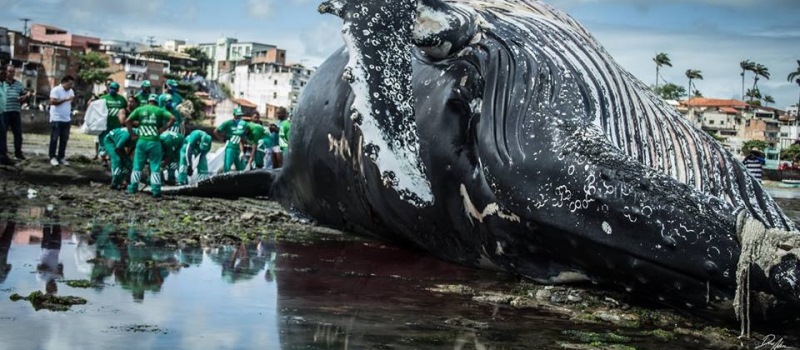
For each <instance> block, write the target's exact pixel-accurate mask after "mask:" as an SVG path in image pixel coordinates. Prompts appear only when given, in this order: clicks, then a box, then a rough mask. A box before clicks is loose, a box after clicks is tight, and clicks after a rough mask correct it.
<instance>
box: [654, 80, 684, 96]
mask: <svg viewBox="0 0 800 350" xmlns="http://www.w3.org/2000/svg"><path fill="white" fill-rule="evenodd" d="M654 91H655V92H656V94H658V95H659V96H661V98H663V99H665V100H680V99H681V98H683V97H685V96H686V95H687V94H686V88H684V87H683V86H678V85H675V84H673V83H666V84H664V85H662V86H658V87H656V88H654Z"/></svg>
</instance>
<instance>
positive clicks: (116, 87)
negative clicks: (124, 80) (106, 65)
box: [108, 81, 119, 90]
mask: <svg viewBox="0 0 800 350" xmlns="http://www.w3.org/2000/svg"><path fill="white" fill-rule="evenodd" d="M108 88H109V89H114V90H119V84H117V82H115V81H112V82H111V84H108Z"/></svg>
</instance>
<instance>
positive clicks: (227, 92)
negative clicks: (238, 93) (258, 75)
mask: <svg viewBox="0 0 800 350" xmlns="http://www.w3.org/2000/svg"><path fill="white" fill-rule="evenodd" d="M219 88H220V89H222V93H224V94H225V97H227V98H231V97H233V92H231V87H230V86H228V84H219Z"/></svg>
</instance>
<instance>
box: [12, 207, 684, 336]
mask: <svg viewBox="0 0 800 350" xmlns="http://www.w3.org/2000/svg"><path fill="white" fill-rule="evenodd" d="M39 214H40V215H39V217H40V219H41V222H40V223H37V224H30V223H28V224H27V225H26V226H17V225H15V224H13V223H11V224H7V223H6V222H4V220H2V219H0V224H3V225H4V226H0V227H3V229H4V230H3V231H2V237H0V310H2V311H0V344H3V347H7V348H12V349H40V348H67V349H90V348H100V349H103V348H107V347H108V344H136V346H135V347H136V348H170V349H177V348H213V349H241V348H259V349H430V348H441V349H497V348H503V349H517V348H519V349H549V348H561V345H562V344H563V343H580V342H578V341H576V338H579V337H576V336H575V334H584V333H586V334H589V333H591V334H607V333H612V332H613V333H614V335H608V336H604V337H605V338H604V339H616V340H617V341H620V342H622V343H624V344H623V345H620V346H619V347H616V348H625V346H630V348H645V349H694V348H697V347H698V346H699V345H698V344H697V343H696V340H692V339H680V338H679V339H672V340H670V341H669V342H665V341H662V340H659V339H657V337H646V336H641V335H638V336H637V335H636V334H641V332H639V331H638V330H627V331H626V330H624V329H623V330H620V329H619V328H618V327H614V326H599V325H598V326H593V325H589V326H587V325H585V324H578V323H575V322H574V321H570V320H568V319H564V318H562V317H558V316H554V315H547V314H542V313H537V312H535V311H531V310H520V309H512V308H509V307H507V306H505V307H504V306H493V305H488V304H481V303H477V302H475V301H473V300H472V299H471V298H469V297H465V296H460V295H452V294H443V293H437V292H434V291H431V290H435V286H437V285H463V286H467V287H472V288H487V287H492V286H494V285H502V284H512V283H514V282H515V280H514V279H512V278H510V277H507V276H504V275H502V274H499V273H495V272H487V271H479V270H474V269H468V268H463V267H461V266H457V265H453V264H449V263H446V262H443V261H440V260H438V259H435V258H432V257H429V256H426V255H423V254H418V253H416V252H413V251H408V250H405V249H401V248H397V247H393V246H388V245H384V244H381V243H377V242H369V241H367V242H365V241H335V240H334V241H331V240H324V241H319V242H310V243H297V242H281V241H275V240H274V239H273V238H272V237H271V236H269V235H267V236H263V237H261V238H260V239H258V240H255V241H253V242H249V243H247V244H243V243H240V244H232V245H222V246H218V247H211V248H204V249H200V248H190V249H180V248H175V247H165V246H158V245H157V244H153V243H151V242H150V241H151V239H150V237H149V236H148V235H147V234H142V233H139V232H135V231H132V230H129V231H123V232H120V231H115V230H113V228H111V227H94V228H92V229H90V230H89V231H88V232H87V231H80V230H74V231H73V230H71V229H69V228H67V227H61V226H59V225H58V218H57V217H56V216H54V215H52V213H50V212H49V211H47V210H43V211H41V212H39ZM68 282H69V283H68ZM35 291H40V292H41V293H45V294H53V295H57V296H69V297H77V298H83V299H85V300H86V301H87V303H86V304H77V305H72V306H70V307H68V308H67V309H66V311H51V310H48V309H41V310H39V311H35V310H34V307H33V306H32V305H31V303H30V302H27V301H16V302H14V301H12V300H11V299H10V296H11V295H13V294H19V295H22V296H27V295H29V294H31V293H32V292H35ZM21 335H30V336H21ZM578 348H580V347H578ZM584 348H586V347H584Z"/></svg>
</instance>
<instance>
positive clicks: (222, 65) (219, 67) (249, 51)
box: [197, 38, 276, 80]
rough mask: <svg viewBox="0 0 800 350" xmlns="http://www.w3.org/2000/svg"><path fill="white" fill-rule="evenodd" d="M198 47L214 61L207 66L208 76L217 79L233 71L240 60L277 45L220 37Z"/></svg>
mask: <svg viewBox="0 0 800 350" xmlns="http://www.w3.org/2000/svg"><path fill="white" fill-rule="evenodd" d="M197 47H198V48H200V50H202V51H203V52H205V53H206V56H208V57H209V58H210V59H211V60H212V61H213V64H212V66H211V67H207V68H206V71H207V72H208V76H207V77H206V78H207V79H210V80H217V79H218V78H219V77H220V76H221V75H224V74H230V73H232V72H233V68H234V67H235V66H236V64H237V62H238V61H243V60H246V59H249V58H250V57H253V56H254V54H255V53H256V52H260V51H269V50H270V49H273V50H274V49H276V47H275V45H267V44H261V43H255V42H242V43H240V42H239V40H238V39H234V38H220V39H218V40H217V41H216V42H215V43H212V44H199V45H197ZM231 62H232V63H231Z"/></svg>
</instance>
